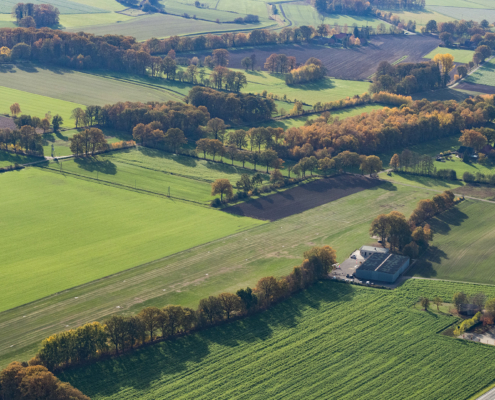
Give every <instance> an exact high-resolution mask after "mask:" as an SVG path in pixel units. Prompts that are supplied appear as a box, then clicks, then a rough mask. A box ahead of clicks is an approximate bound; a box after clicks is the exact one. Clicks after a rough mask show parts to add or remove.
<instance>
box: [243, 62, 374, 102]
mask: <svg viewBox="0 0 495 400" xmlns="http://www.w3.org/2000/svg"><path fill="white" fill-rule="evenodd" d="M246 77H247V81H248V84H247V85H246V87H245V88H244V89H243V90H242V91H243V92H245V93H261V92H263V91H264V90H266V91H267V92H268V93H273V94H276V95H278V96H280V97H282V96H283V95H284V94H285V95H287V98H288V99H290V100H294V99H297V100H299V101H302V102H304V103H307V104H311V105H312V104H315V103H317V102H322V103H326V102H329V101H334V100H340V99H344V98H346V97H352V96H354V95H356V94H359V95H361V94H363V93H366V92H367V91H368V89H369V86H370V83H369V82H361V81H347V80H342V79H334V78H324V79H322V80H319V81H318V82H312V83H304V84H300V85H293V86H287V85H286V84H285V77H284V75H283V74H270V73H268V72H265V71H255V72H247V73H246ZM290 108H291V106H290V105H288V108H287V111H289V110H290Z"/></svg>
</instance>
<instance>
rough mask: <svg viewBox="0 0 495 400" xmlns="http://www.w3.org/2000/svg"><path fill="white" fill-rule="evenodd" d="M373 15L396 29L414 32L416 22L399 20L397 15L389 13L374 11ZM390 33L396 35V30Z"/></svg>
mask: <svg viewBox="0 0 495 400" xmlns="http://www.w3.org/2000/svg"><path fill="white" fill-rule="evenodd" d="M375 15H376V16H377V17H378V18H381V19H384V20H385V21H387V22H389V23H391V24H392V25H394V26H396V27H397V29H399V30H400V29H405V30H407V31H410V32H416V21H413V20H408V21H406V20H405V19H401V18H400V16H399V15H397V14H393V13H392V12H390V11H382V10H375ZM390 32H391V33H398V31H397V30H396V29H394V30H392V29H390Z"/></svg>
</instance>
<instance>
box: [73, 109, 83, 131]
mask: <svg viewBox="0 0 495 400" xmlns="http://www.w3.org/2000/svg"><path fill="white" fill-rule="evenodd" d="M85 118H86V112H85V111H84V110H83V109H82V108H80V107H78V108H75V109H74V110H72V113H71V119H73V120H75V122H76V128H78V127H79V125H81V124H83V123H84V120H85Z"/></svg>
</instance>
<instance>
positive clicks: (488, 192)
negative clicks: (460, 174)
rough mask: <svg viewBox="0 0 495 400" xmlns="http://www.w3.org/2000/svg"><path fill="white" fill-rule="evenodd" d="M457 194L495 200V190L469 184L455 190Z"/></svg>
mask: <svg viewBox="0 0 495 400" xmlns="http://www.w3.org/2000/svg"><path fill="white" fill-rule="evenodd" d="M455 193H456V194H462V195H463V196H471V197H476V198H478V199H485V200H491V201H494V200H495V188H492V187H487V186H483V185H477V184H469V185H466V186H461V187H458V188H456V189H455Z"/></svg>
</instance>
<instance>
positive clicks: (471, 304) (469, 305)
mask: <svg viewBox="0 0 495 400" xmlns="http://www.w3.org/2000/svg"><path fill="white" fill-rule="evenodd" d="M452 304H454V307H455V308H456V310H457V312H458V313H461V314H471V315H474V314H475V313H478V312H480V311H483V309H485V313H484V314H485V317H487V319H488V320H489V321H486V322H488V324H489V325H491V324H493V318H495V298H491V299H488V298H487V296H486V295H485V294H484V293H483V292H479V293H474V294H472V295H468V294H466V293H464V292H457V293H454V296H453V297H452ZM458 328H459V327H458Z"/></svg>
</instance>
